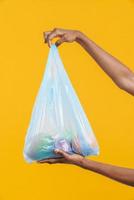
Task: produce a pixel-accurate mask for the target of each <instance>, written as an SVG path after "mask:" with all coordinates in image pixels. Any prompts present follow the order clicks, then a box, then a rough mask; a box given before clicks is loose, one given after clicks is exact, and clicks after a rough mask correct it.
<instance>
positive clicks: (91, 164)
mask: <svg viewBox="0 0 134 200" xmlns="http://www.w3.org/2000/svg"><path fill="white" fill-rule="evenodd" d="M55 154H57V155H60V156H62V158H56V159H44V160H40V161H38V163H49V164H56V163H63V164H73V165H77V166H79V167H82V168H84V169H87V170H90V171H93V172H96V173H98V174H101V175H103V176H106V177H108V178H111V179H113V180H116V181H118V182H121V183H124V184H126V185H129V186H134V169H128V168H123V167H118V166H114V165H110V164H105V163H101V162H96V161H93V160H89V159H86V158H84V157H82V156H80V155H78V154H73V155H70V154H68V153H66V152H65V151H63V150H60V149H57V150H55Z"/></svg>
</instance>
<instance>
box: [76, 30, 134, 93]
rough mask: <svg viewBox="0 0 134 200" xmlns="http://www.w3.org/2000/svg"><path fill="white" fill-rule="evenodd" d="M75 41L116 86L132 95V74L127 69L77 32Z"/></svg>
mask: <svg viewBox="0 0 134 200" xmlns="http://www.w3.org/2000/svg"><path fill="white" fill-rule="evenodd" d="M76 41H77V42H78V43H79V44H80V45H81V46H82V47H83V48H84V49H85V50H86V51H87V52H88V53H89V54H90V55H91V57H92V58H93V59H94V60H95V61H96V62H97V63H98V65H99V66H100V67H101V68H102V69H103V70H104V72H105V73H106V74H107V75H108V76H109V77H110V78H111V79H112V80H113V81H114V82H115V83H116V85H118V86H119V87H120V88H122V89H124V90H126V91H127V92H129V93H131V94H134V89H133V87H134V74H133V72H132V71H131V70H130V69H129V68H128V67H126V66H125V65H124V64H122V63H121V62H120V61H119V60H117V59H116V58H115V57H113V56H112V55H110V54H109V53H107V52H106V51H104V50H103V49H102V48H101V47H99V46H98V45H97V44H95V43H94V42H93V41H92V40H90V39H89V38H88V37H87V36H86V35H84V34H83V33H81V32H78V36H77V39H76ZM131 84H133V85H131ZM131 88H132V89H131Z"/></svg>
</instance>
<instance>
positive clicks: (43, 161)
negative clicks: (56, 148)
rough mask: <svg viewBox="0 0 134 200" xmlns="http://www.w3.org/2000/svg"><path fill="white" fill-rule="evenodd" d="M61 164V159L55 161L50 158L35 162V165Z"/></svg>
mask: <svg viewBox="0 0 134 200" xmlns="http://www.w3.org/2000/svg"><path fill="white" fill-rule="evenodd" d="M63 162H64V159H63V158H56V159H54V158H50V159H44V160H39V161H37V163H48V164H55V163H63Z"/></svg>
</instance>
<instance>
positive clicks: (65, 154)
mask: <svg viewBox="0 0 134 200" xmlns="http://www.w3.org/2000/svg"><path fill="white" fill-rule="evenodd" d="M54 152H55V153H56V154H58V155H61V156H63V157H64V158H67V157H68V155H69V154H68V153H66V152H65V151H63V150H61V149H55V150H54Z"/></svg>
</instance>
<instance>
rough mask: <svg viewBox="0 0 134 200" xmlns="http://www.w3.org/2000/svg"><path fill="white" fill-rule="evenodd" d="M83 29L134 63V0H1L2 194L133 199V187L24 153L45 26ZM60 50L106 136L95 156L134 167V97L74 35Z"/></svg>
mask: <svg viewBox="0 0 134 200" xmlns="http://www.w3.org/2000/svg"><path fill="white" fill-rule="evenodd" d="M54 27H63V28H70V29H79V30H81V31H83V32H84V33H85V34H87V35H88V36H89V37H90V38H91V39H93V40H94V41H96V43H98V44H99V45H100V46H102V47H103V48H104V49H106V50H107V51H108V52H110V53H112V54H113V55H115V56H116V57H118V58H119V59H120V60H121V61H122V62H124V63H125V64H127V65H128V66H129V67H130V68H131V69H132V70H134V1H133V0H118V1H117V0H111V1H107V0H94V1H88V0H83V1H78V0H73V1H71V0H68V1H61V0H46V1H45V0H44V1H43V0H27V1H26V0H23V1H17V0H0V122H1V123H0V124H1V126H0V127H1V130H0V200H18V199H25V200H29V199H32V200H37V199H38V200H39V199H49V200H52V199H54V200H63V199H64V200H74V199H77V200H78V199H86V200H87V199H94V200H97V199H109V200H111V199H122V200H134V190H133V188H131V187H127V186H125V185H122V184H120V183H117V182H115V181H112V180H109V179H107V178H105V177H102V176H100V175H97V174H94V173H92V172H89V171H86V170H83V169H81V168H78V167H75V166H69V165H67V166H66V165H47V164H46V165H38V164H33V165H29V164H27V163H26V162H25V161H24V159H23V155H22V151H23V144H24V138H25V133H26V130H27V127H28V124H29V120H30V115H31V111H32V106H33V103H34V100H35V97H36V94H37V91H38V88H39V86H40V83H41V80H42V75H43V72H44V66H45V63H46V60H47V55H48V51H49V49H48V47H47V45H45V44H44V43H43V37H42V32H43V31H47V30H51V29H53V28H54ZM59 51H60V54H61V57H62V60H63V62H64V65H65V67H66V70H67V72H68V74H69V76H70V79H71V81H72V83H73V85H74V88H75V89H76V91H77V94H78V96H79V98H80V100H81V103H82V105H83V107H84V109H85V111H86V113H87V116H88V117H89V119H90V121H91V124H92V127H93V129H94V132H95V134H96V136H97V139H98V141H99V144H100V149H101V154H100V156H98V157H92V159H94V160H98V161H102V162H106V163H111V164H115V165H119V166H126V167H134V120H133V119H134V111H133V109H134V99H133V97H132V96H131V95H129V94H127V93H125V92H123V91H122V90H120V89H118V88H117V87H116V86H115V85H114V83H113V82H112V81H111V80H110V79H109V78H108V77H107V76H106V75H105V74H104V72H103V71H102V70H101V69H100V68H99V67H98V66H97V64H96V63H95V62H94V61H93V60H92V59H91V58H90V56H89V55H88V54H87V53H86V52H85V51H84V50H83V49H82V48H81V47H80V46H79V45H78V44H76V43H73V44H64V45H62V46H61V47H59Z"/></svg>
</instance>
